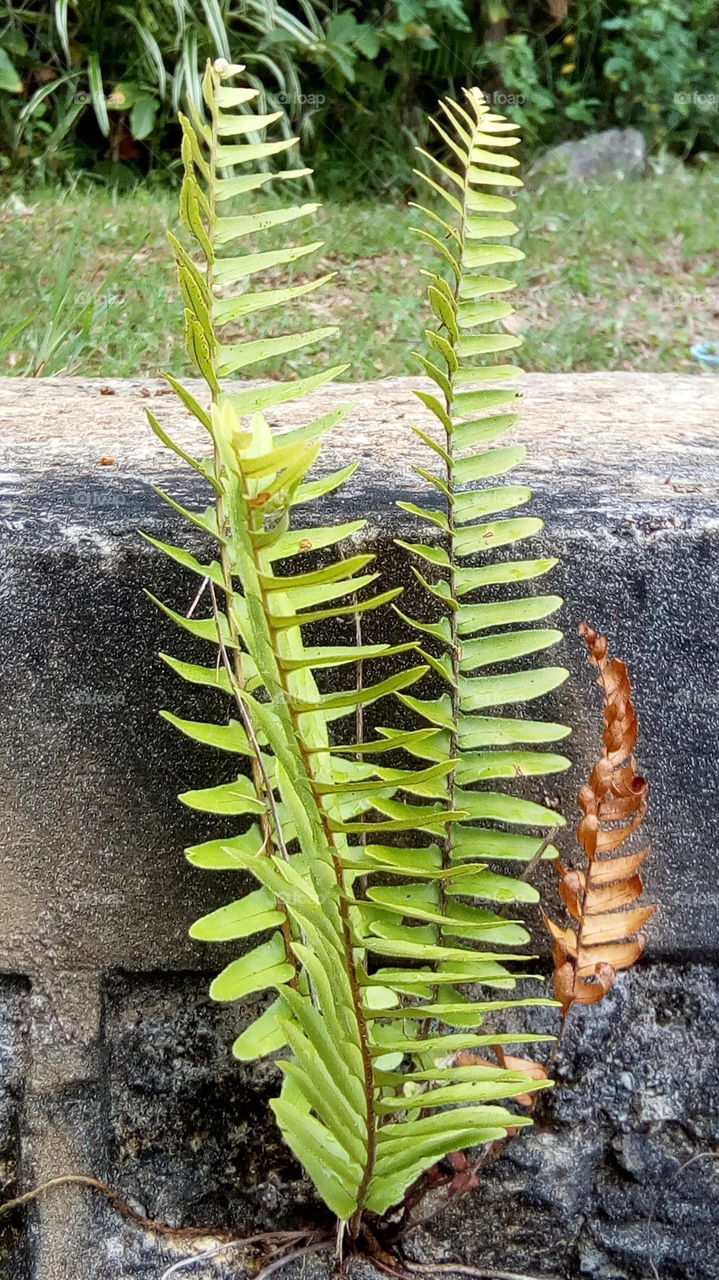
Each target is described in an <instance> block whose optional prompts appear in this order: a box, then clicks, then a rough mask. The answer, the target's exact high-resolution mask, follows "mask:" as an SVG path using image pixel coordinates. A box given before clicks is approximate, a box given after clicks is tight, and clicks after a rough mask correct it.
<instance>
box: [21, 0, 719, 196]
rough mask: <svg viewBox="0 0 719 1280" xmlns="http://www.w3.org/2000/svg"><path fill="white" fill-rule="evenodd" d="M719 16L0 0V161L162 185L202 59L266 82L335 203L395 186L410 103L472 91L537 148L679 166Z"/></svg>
mask: <svg viewBox="0 0 719 1280" xmlns="http://www.w3.org/2000/svg"><path fill="white" fill-rule="evenodd" d="M718 22H719V0H599V2H597V0H519V2H518V3H509V2H507V3H504V2H503V0H396V2H394V3H380V2H379V0H378V2H372V0H370V2H369V3H367V2H365V0H332V2H331V3H325V2H324V0H284V3H282V4H280V3H273V2H272V0H199V2H198V3H190V0H142V2H141V3H133V0H127V2H126V3H117V2H116V0H76V3H71V0H44V2H43V0H6V2H5V3H0V166H1V167H2V168H4V169H5V170H7V171H9V172H10V173H11V174H21V175H23V176H26V175H28V174H29V175H30V176H31V177H32V178H34V179H35V180H38V179H42V180H44V179H46V178H48V177H51V176H53V175H55V174H68V173H74V172H77V171H78V170H80V171H84V172H87V173H90V174H91V175H92V176H93V178H94V179H97V180H99V181H103V182H107V181H111V182H112V183H113V184H122V183H123V182H125V183H128V184H132V183H134V182H135V181H136V179H137V177H138V176H139V175H142V174H149V175H151V176H152V177H153V178H154V179H157V178H159V179H161V180H162V181H167V180H168V179H169V180H172V178H173V177H174V176H175V175H176V174H177V166H176V160H175V159H174V158H173V157H176V155H177V141H178V140H177V129H176V124H175V118H176V112H177V108H178V106H179V105H180V104H181V103H182V101H183V99H184V98H185V96H186V94H187V91H188V89H190V90H191V91H192V92H193V94H194V96H195V97H196V98H197V99H198V100H199V83H198V69H199V67H200V66H202V65H204V61H205V59H206V57H207V56H215V55H217V54H218V53H219V54H223V55H225V56H227V57H229V58H233V57H241V58H242V61H243V62H246V63H247V65H248V68H249V71H250V73H251V76H253V77H255V78H259V77H260V76H261V77H262V79H263V80H264V82H265V84H266V85H269V86H271V88H270V91H269V92H268V93H267V95H266V96H267V97H268V98H269V99H274V102H272V101H271V102H270V103H269V105H270V106H272V105H282V106H284V107H285V109H286V111H287V113H288V116H289V121H290V123H291V125H292V127H293V128H296V129H297V131H298V132H299V134H300V136H301V139H302V146H303V151H304V156H305V159H306V160H307V162H308V163H310V164H312V165H313V166H314V167H315V168H316V169H317V170H318V171H319V174H320V178H319V181H320V183H321V185H323V186H324V187H325V189H328V190H330V191H331V192H333V193H334V194H338V193H341V194H343V195H345V194H346V195H349V196H356V195H361V194H367V193H368V192H372V191H380V192H384V193H387V194H394V192H395V191H397V192H399V191H404V190H406V188H407V187H408V186H409V185H410V184H411V182H412V172H411V171H412V158H411V153H412V147H413V145H414V143H415V142H417V141H419V142H422V141H424V140H425V135H424V131H425V128H426V126H425V124H424V123H423V118H424V113H425V111H426V109H427V108H429V107H431V106H432V104H433V103H434V102H435V100H436V98H437V96H438V95H441V94H444V93H446V92H450V93H454V92H457V91H458V89H459V88H460V87H461V85H462V84H468V83H472V82H479V83H481V84H482V86H483V87H484V89H485V90H486V91H487V92H490V93H492V94H494V95H495V106H496V107H497V109H498V110H500V111H503V112H506V114H507V115H509V116H510V117H512V118H513V119H515V120H517V121H518V122H519V123H520V124H521V125H522V126H523V130H524V134H525V137H526V138H527V139H528V141H529V142H530V144H531V145H534V146H535V147H536V146H540V145H544V144H550V143H553V142H556V141H560V140H562V139H564V138H567V137H572V136H577V135H580V134H582V133H585V132H587V131H589V130H592V129H601V128H607V127H610V126H612V125H629V124H631V125H635V126H638V127H639V128H641V129H642V130H643V131H644V132H645V133H646V134H647V136H648V137H649V139H650V142H651V143H652V144H654V145H655V146H667V147H669V148H670V149H672V150H674V151H676V152H678V153H679V154H682V155H688V154H691V153H692V152H696V151H706V150H711V149H715V148H716V147H717V146H718V145H719V96H718V95H717V89H716V87H717V84H719V44H718V42H717V41H716V38H715V32H716V28H717V24H718ZM258 83H259V79H258ZM370 139H371V157H370V155H369V145H368V142H369V140H370ZM358 159H359V160H361V161H363V163H362V164H358Z"/></svg>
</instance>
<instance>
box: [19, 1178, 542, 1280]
mask: <svg viewBox="0 0 719 1280" xmlns="http://www.w3.org/2000/svg"><path fill="white" fill-rule="evenodd" d="M61 1186H83V1187H89V1188H90V1189H91V1190H92V1191H98V1192H99V1193H100V1194H101V1195H102V1196H104V1197H105V1199H106V1200H107V1201H108V1202H109V1203H110V1204H111V1205H112V1206H113V1207H114V1208H115V1209H117V1211H118V1213H120V1214H121V1215H122V1217H123V1218H126V1219H127V1220H128V1221H129V1222H132V1223H134V1224H135V1225H136V1226H138V1227H140V1228H141V1229H142V1230H143V1231H148V1232H150V1233H152V1234H155V1235H161V1236H164V1237H165V1238H166V1239H167V1238H170V1239H174V1240H184V1241H190V1240H195V1241H197V1240H202V1239H204V1240H207V1238H208V1237H213V1238H215V1239H216V1240H219V1241H220V1243H218V1244H216V1245H213V1246H212V1248H209V1249H205V1250H202V1251H201V1252H199V1253H195V1254H193V1255H192V1256H190V1257H187V1258H183V1259H181V1260H180V1261H179V1262H175V1263H173V1265H172V1266H171V1267H169V1268H168V1270H167V1271H165V1272H164V1273H163V1275H162V1277H161V1280H170V1277H172V1276H175V1275H179V1274H180V1273H181V1272H183V1271H189V1270H190V1269H191V1268H192V1267H195V1266H199V1265H201V1264H202V1263H203V1262H204V1261H206V1260H209V1259H210V1258H214V1257H217V1255H218V1254H221V1253H226V1252H229V1251H230V1250H231V1249H244V1248H247V1247H248V1246H251V1245H262V1246H264V1247H265V1249H266V1250H271V1249H272V1246H275V1247H274V1249H273V1250H272V1251H271V1252H270V1253H269V1256H268V1253H267V1252H265V1261H264V1266H262V1264H260V1271H259V1272H257V1273H255V1276H254V1280H269V1277H270V1276H272V1275H274V1274H275V1273H276V1272H278V1271H280V1270H281V1269H282V1268H283V1267H284V1266H286V1265H288V1264H289V1263H290V1262H295V1261H297V1259H299V1258H305V1257H308V1256H309V1255H311V1254H314V1253H324V1252H331V1251H332V1250H334V1249H335V1248H336V1238H335V1234H334V1233H331V1232H326V1231H323V1230H314V1229H312V1228H308V1229H305V1230H304V1231H263V1232H260V1233H258V1234H257V1235H252V1236H246V1237H245V1238H244V1239H237V1238H232V1236H231V1233H230V1232H228V1231H226V1230H215V1229H211V1228H208V1227H171V1226H168V1225H167V1223H164V1222H156V1221H155V1220H154V1219H153V1218H147V1217H145V1215H144V1214H142V1213H138V1211H137V1210H136V1209H133V1207H132V1205H131V1204H130V1202H129V1201H128V1200H127V1199H126V1198H125V1197H124V1196H122V1195H120V1193H119V1191H116V1190H115V1189H114V1188H113V1187H110V1186H108V1184H107V1183H106V1182H102V1181H101V1180H100V1179H99V1178H92V1177H89V1176H88V1175H87V1174H80V1173H77V1174H73V1173H69V1174H62V1175H61V1176H60V1177H57V1178H50V1179H49V1180H48V1181H47V1182H43V1183H42V1184H41V1185H40V1186H38V1187H34V1188H33V1189H32V1190H31V1191H26V1192H25V1193H24V1195H21V1196H16V1197H15V1198H14V1199H12V1200H6V1201H5V1203H4V1204H2V1205H0V1215H3V1214H7V1213H10V1212H12V1210H13V1209H19V1208H20V1207H21V1206H22V1205H26V1204H30V1203H31V1202H32V1201H33V1200H36V1199H37V1197H38V1196H41V1195H44V1194H45V1192H47V1191H51V1190H53V1189H54V1188H55V1187H61ZM353 1257H360V1258H365V1259H366V1260H367V1261H369V1262H371V1263H373V1264H374V1266H375V1267H376V1268H377V1270H378V1271H380V1272H382V1274H383V1275H386V1276H390V1277H392V1280H413V1278H414V1277H421V1276H427V1277H429V1280H432V1277H434V1276H441V1275H457V1276H468V1277H470V1278H471V1280H556V1277H549V1276H530V1275H525V1274H524V1273H519V1272H516V1271H494V1270H491V1269H490V1270H487V1269H486V1268H483V1267H473V1266H468V1265H467V1264H466V1263H461V1262H458V1263H454V1262H446V1263H431V1264H424V1263H420V1262H412V1261H410V1260H409V1259H408V1258H404V1257H402V1256H401V1255H400V1254H399V1253H398V1252H395V1249H394V1248H393V1247H392V1246H390V1248H387V1247H386V1246H385V1245H384V1244H383V1243H382V1240H381V1239H380V1237H379V1236H377V1235H376V1234H375V1232H374V1231H373V1230H372V1229H371V1228H370V1227H369V1226H368V1225H367V1223H363V1224H362V1227H361V1231H360V1236H359V1239H358V1240H357V1241H356V1243H355V1244H354V1245H353V1246H352V1248H351V1250H350V1251H348V1254H347V1256H346V1258H345V1260H344V1262H338V1267H339V1269H340V1271H342V1270H343V1269H345V1267H346V1266H347V1265H349V1264H350V1263H351V1261H352V1258H353Z"/></svg>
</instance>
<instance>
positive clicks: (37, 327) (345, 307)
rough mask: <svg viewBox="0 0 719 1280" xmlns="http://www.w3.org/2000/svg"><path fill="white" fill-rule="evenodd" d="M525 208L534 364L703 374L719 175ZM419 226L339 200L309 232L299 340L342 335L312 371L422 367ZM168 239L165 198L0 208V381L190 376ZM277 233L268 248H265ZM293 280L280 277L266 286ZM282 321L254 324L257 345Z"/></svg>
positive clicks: (668, 175)
mask: <svg viewBox="0 0 719 1280" xmlns="http://www.w3.org/2000/svg"><path fill="white" fill-rule="evenodd" d="M520 200H521V205H520V211H519V215H518V220H519V222H520V224H521V227H522V230H521V235H520V236H519V237H517V240H516V243H517V244H519V245H520V246H521V247H522V249H523V250H524V252H525V253H526V255H527V257H526V261H525V262H523V263H520V264H518V267H517V269H516V270H515V272H514V275H515V278H516V279H517V282H518V285H519V286H520V289H521V294H519V295H517V297H518V312H517V315H516V316H513V317H511V318H510V321H509V322H508V323H513V322H516V324H515V327H516V328H517V330H518V331H520V332H521V333H522V334H523V336H524V337H525V344H524V346H523V348H522V351H521V359H522V364H523V365H524V367H525V368H526V369H530V370H539V371H542V372H562V371H568V370H587V369H638V370H647V371H657V370H674V371H677V370H679V371H681V370H694V369H697V367H698V366H697V365H696V364H695V362H694V361H693V360H692V358H691V356H690V353H689V348H690V346H691V344H692V342H695V341H698V340H700V339H715V338H716V337H717V329H718V327H719V269H718V268H719V247H718V246H717V241H716V233H715V230H714V227H715V211H716V208H717V205H718V204H719V170H717V169H712V168H709V167H707V168H706V169H703V170H700V169H688V168H685V167H682V166H681V165H679V164H676V163H674V162H670V163H668V166H667V169H666V171H665V172H664V173H659V174H652V175H651V176H648V177H646V178H643V179H636V180H626V181H623V182H616V183H614V184H613V185H609V186H608V187H606V188H603V187H585V188H580V187H578V186H575V187H567V186H565V185H563V184H561V183H559V182H557V181H556V180H553V181H552V183H551V184H549V185H546V186H544V187H542V188H539V189H537V188H536V187H535V189H531V188H530V189H529V190H528V191H526V192H524V193H522V196H521V197H520ZM418 217H419V215H418V214H416V213H415V212H414V211H413V210H411V209H405V208H402V207H398V206H396V205H378V204H328V205H326V206H325V207H324V208H323V209H322V210H321V211H320V212H319V214H318V215H317V223H316V225H315V227H314V228H313V229H312V230H311V231H310V233H309V235H308V237H307V238H312V239H323V240H324V242H325V243H324V247H323V249H322V250H321V251H320V254H319V255H318V259H319V260H317V259H316V260H315V263H314V265H313V268H312V272H311V274H314V273H315V271H316V272H324V271H327V270H334V271H336V273H337V275H336V279H335V281H334V285H333V286H332V285H331V286H329V287H327V288H326V289H324V290H321V291H319V292H318V293H317V294H311V295H309V296H308V297H307V298H306V299H300V300H299V301H298V302H297V303H295V312H294V318H293V327H297V328H298V329H301V328H305V327H311V326H312V324H324V323H327V322H328V321H332V322H336V323H338V324H339V325H340V326H341V332H340V334H339V335H338V336H337V337H336V339H334V340H333V341H331V342H329V343H327V344H325V347H324V349H323V350H322V351H321V352H320V353H319V356H318V359H319V360H320V362H325V363H329V362H332V363H343V362H347V363H348V364H349V366H350V367H349V369H348V371H347V373H346V374H345V375H344V376H345V377H347V378H356V379H366V378H380V377H388V376H391V375H397V374H406V373H413V372H414V371H415V365H414V361H413V358H412V354H411V353H412V349H413V347H415V346H417V344H418V342H419V341H420V334H421V329H422V326H423V324H424V323H425V322H426V316H427V313H426V309H425V305H424V302H423V297H422V295H423V277H422V276H421V274H420V269H421V267H422V266H423V265H425V264H426V263H427V261H428V251H427V249H426V247H425V245H424V244H423V242H422V241H420V240H419V238H418V237H416V236H414V235H412V233H411V230H410V228H411V227H412V225H413V224H415V223H416V222H417V220H418ZM168 226H169V227H173V228H176V226H177V198H176V195H175V194H173V193H172V192H164V191H163V192H157V191H153V192H150V191H147V190H143V189H138V190H137V191H135V192H131V193H128V194H122V195H116V194H113V193H111V192H108V191H105V190H97V189H94V190H92V189H91V190H81V189H75V190H74V191H64V192H62V191H57V190H37V191H34V192H30V193H29V194H28V193H26V194H24V195H23V196H22V197H21V198H20V197H18V196H16V195H10V196H9V197H8V196H6V197H5V198H4V199H0V235H2V240H3V245H4V253H3V261H2V265H1V266H0V308H1V310H0V314H1V315H2V321H0V373H11V374H12V373H15V374H17V373H24V374H28V373H31V374H32V373H35V374H38V373H65V372H66V373H72V372H81V373H82V374H83V375H87V376H100V377H110V376H118V377H120V376H127V375H137V374H145V375H154V374H157V373H158V372H159V371H160V370H168V371H170V372H173V373H175V374H186V373H188V372H190V367H189V362H188V359H187V357H186V355H185V352H184V348H183V345H182V340H181V309H180V305H179V300H178V291H177V287H176V281H175V275H174V269H173V265H172V262H171V259H170V253H169V249H168V247H167V244H166V241H165V232H166V229H167V228H168ZM295 230H296V229H295ZM282 234H283V229H278V230H277V232H276V233H274V238H273V234H272V233H271V234H269V235H265V237H264V238H263V239H262V247H263V248H269V247H272V245H273V243H281V236H282ZM285 234H286V232H285ZM300 267H301V268H302V269H303V270H304V269H305V267H304V264H298V269H297V270H296V271H295V273H294V275H293V276H292V278H293V279H295V280H299V279H301V278H302V276H301V273H300V269H299V268H300ZM287 278H288V276H287V274H284V275H283V274H282V273H280V272H276V273H274V278H273V283H280V282H281V281H283V280H286V279H287ZM275 325H276V317H275V316H273V315H272V313H270V314H269V315H265V314H264V313H263V314H260V315H259V316H257V317H255V318H254V323H253V328H252V333H253V336H259V335H260V334H261V333H263V332H268V331H269V330H270V329H271V328H272V327H273V326H275ZM248 332H249V331H248ZM234 336H236V337H237V338H240V337H243V336H246V334H244V333H243V332H242V331H240V330H238V331H237V333H236V335H234ZM281 368H282V370H283V372H284V374H285V376H287V374H288V373H290V376H291V372H297V373H299V372H300V370H301V369H302V368H306V365H303V364H302V363H301V362H300V361H298V362H297V364H296V365H295V363H294V362H293V361H292V360H289V361H288V362H285V364H284V365H283V366H280V365H277V366H276V367H275V368H274V369H272V370H270V372H271V373H274V374H275V375H277V374H279V372H280V370H281Z"/></svg>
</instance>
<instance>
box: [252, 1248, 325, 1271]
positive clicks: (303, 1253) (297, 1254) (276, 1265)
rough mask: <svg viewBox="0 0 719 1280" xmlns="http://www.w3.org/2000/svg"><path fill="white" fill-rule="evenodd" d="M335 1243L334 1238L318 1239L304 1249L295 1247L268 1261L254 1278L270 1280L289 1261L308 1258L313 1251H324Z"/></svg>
mask: <svg viewBox="0 0 719 1280" xmlns="http://www.w3.org/2000/svg"><path fill="white" fill-rule="evenodd" d="M333 1247H334V1243H333V1241H332V1240H318V1241H317V1243H316V1244H306V1245H305V1246H304V1248H303V1249H293V1250H292V1252H291V1253H284V1254H283V1255H282V1257H281V1258H275V1260H274V1261H273V1262H268V1264H267V1266H266V1267H263V1269H262V1271H260V1272H258V1274H257V1275H256V1276H255V1277H254V1280H268V1277H269V1276H272V1275H274V1274H275V1272H276V1271H279V1270H280V1269H281V1268H282V1267H284V1266H286V1265H287V1263H288V1262H296V1261H297V1259H298V1258H306V1257H308V1256H309V1254H311V1253H323V1252H325V1251H326V1250H327V1249H332V1248H333Z"/></svg>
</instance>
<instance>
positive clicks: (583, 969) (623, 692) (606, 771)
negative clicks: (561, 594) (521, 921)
mask: <svg viewBox="0 0 719 1280" xmlns="http://www.w3.org/2000/svg"><path fill="white" fill-rule="evenodd" d="M579 633H580V635H581V636H583V638H584V640H585V642H586V645H587V649H588V651H589V660H590V662H591V663H592V664H593V665H594V666H595V667H596V668H597V670H598V673H599V674H598V683H599V685H600V686H601V689H602V692H603V694H604V733H603V735H602V742H603V747H604V749H603V752H602V754H601V756H600V757H599V759H598V760H597V761H596V763H595V765H594V768H593V769H592V772H591V774H590V777H589V781H588V782H587V783H586V784H585V785H584V786H583V787H581V789H580V791H579V794H578V797H577V799H578V802H579V807H580V808H581V810H582V813H583V815H584V816H583V818H582V820H581V822H580V823H579V826H578V827H577V839H578V841H579V844H580V845H581V847H582V849H583V850H584V853H585V855H586V859H587V864H586V868H585V869H583V870H582V869H577V868H572V867H565V866H564V865H563V864H562V862H561V861H560V860H557V862H556V863H555V866H556V868H557V871H558V873H559V877H560V881H559V893H560V896H561V898H562V900H563V902H564V903H565V905H566V907H567V911H568V912H569V915H570V916H571V917H572V919H573V921H576V924H572V925H570V926H568V927H566V928H563V927H561V926H560V925H557V924H555V923H554V921H552V920H550V919H549V918H548V917H547V916H545V920H546V923H547V927H548V929H549V931H550V933H551V935H552V939H553V948H552V955H553V959H554V977H553V981H554V991H555V994H556V997H557V999H558V1000H559V1002H560V1004H561V1006H562V1014H563V1016H564V1017H566V1015H567V1013H568V1012H569V1009H570V1008H571V1007H572V1005H573V1004H594V1003H595V1002H596V1001H597V1000H601V999H602V997H603V996H605V995H606V994H607V992H608V991H609V990H610V988H611V987H612V985H613V984H614V979H615V977H616V973H617V971H618V970H619V969H629V968H631V966H632V965H633V964H635V963H636V961H637V960H638V959H639V956H640V955H641V954H642V951H643V950H644V946H645V943H646V934H644V933H643V932H641V931H642V929H643V926H644V925H645V924H646V922H647V920H648V919H649V917H650V916H651V915H652V914H653V912H654V910H655V908H654V907H653V906H637V905H635V904H636V903H637V900H638V899H639V897H640V895H641V893H642V888H643V884H642V877H641V875H640V872H639V868H640V867H641V865H642V863H643V862H644V859H645V858H646V856H647V853H648V852H649V851H648V849H641V850H639V852H637V853H619V852H618V850H619V849H621V848H622V846H623V845H624V844H625V843H626V841H627V840H629V838H630V837H631V836H633V835H634V833H635V832H636V831H637V830H638V828H639V827H640V825H641V823H642V821H643V819H644V815H645V813H646V811H647V791H648V784H647V782H646V780H645V779H644V778H642V777H641V776H640V775H639V774H638V773H637V767H636V761H635V758H634V748H635V746H636V742H637V735H638V728H639V726H638V721H637V716H636V712H635V710H634V704H633V702H632V686H631V682H630V680H629V673H628V671H627V668H626V665H625V663H623V662H621V661H620V660H619V659H618V658H611V657H610V656H609V653H608V644H607V638H606V636H600V635H598V634H597V632H596V631H593V630H592V628H591V627H589V626H588V625H587V624H586V623H584V622H583V623H582V624H581V626H580V628H579Z"/></svg>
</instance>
